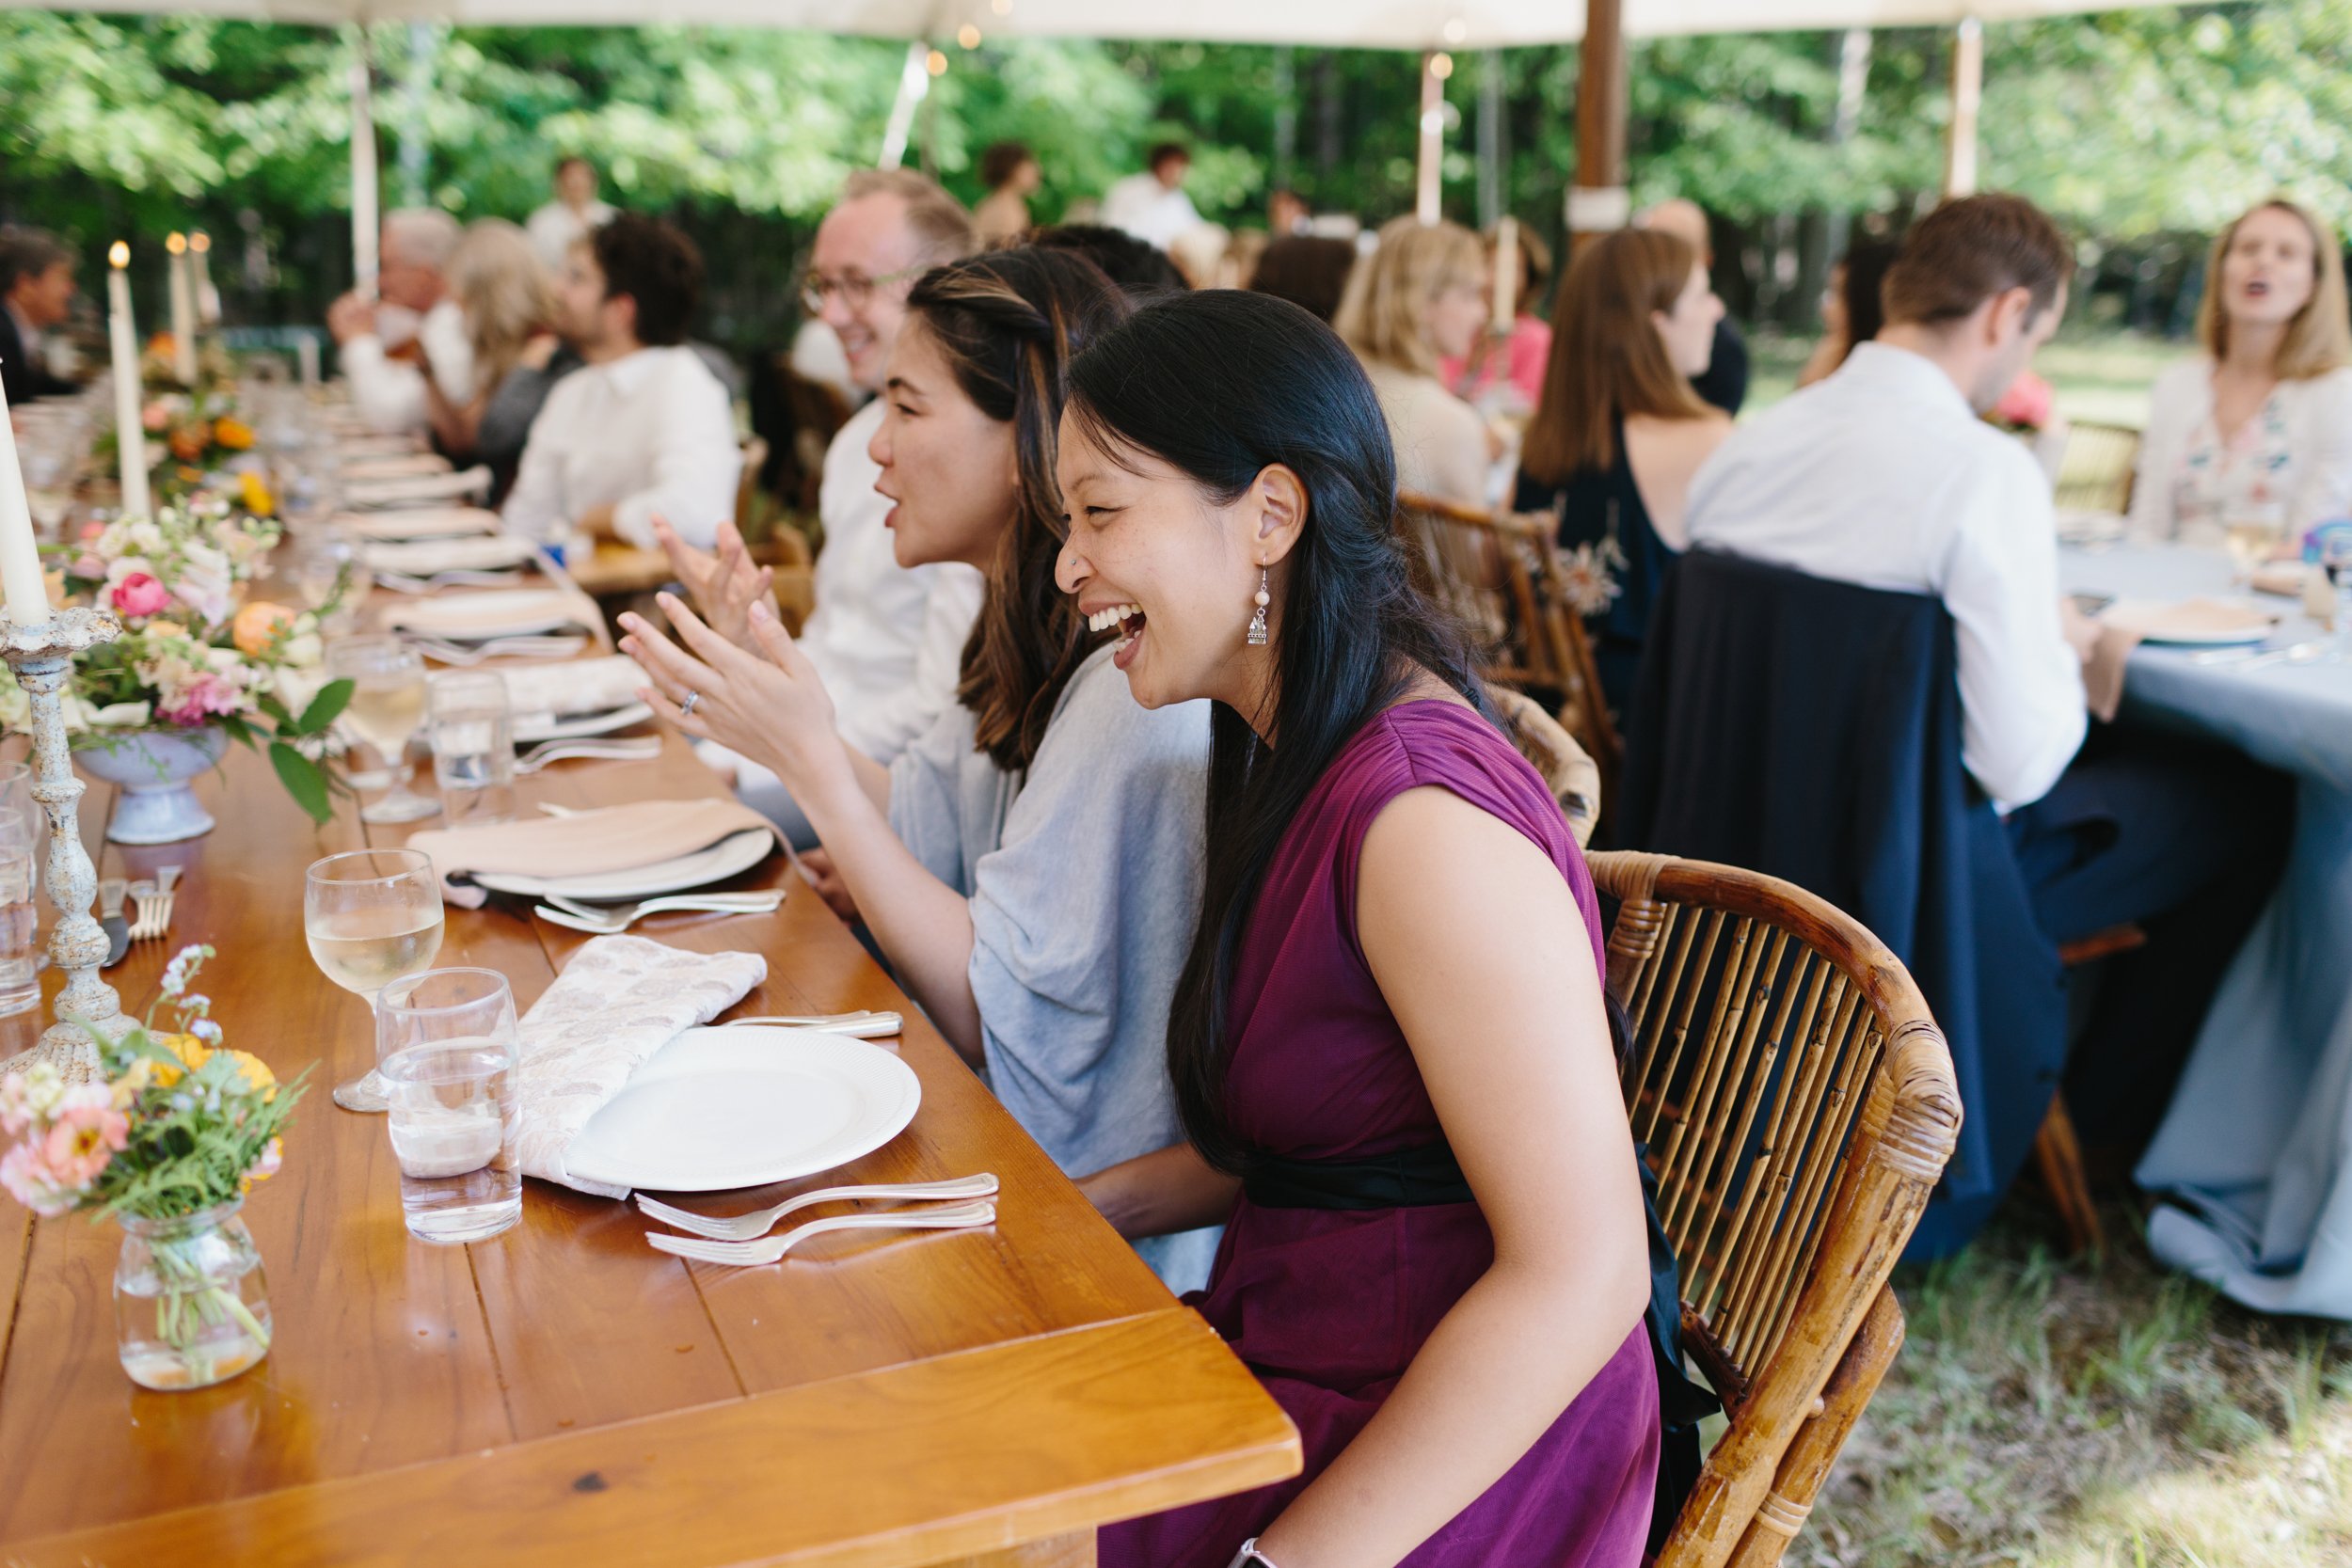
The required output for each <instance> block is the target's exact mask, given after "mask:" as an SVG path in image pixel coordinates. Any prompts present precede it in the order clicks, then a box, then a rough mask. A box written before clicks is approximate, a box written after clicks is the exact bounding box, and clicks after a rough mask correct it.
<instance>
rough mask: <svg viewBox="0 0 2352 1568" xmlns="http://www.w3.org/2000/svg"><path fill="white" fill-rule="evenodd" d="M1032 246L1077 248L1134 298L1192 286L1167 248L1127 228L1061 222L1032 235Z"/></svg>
mask: <svg viewBox="0 0 2352 1568" xmlns="http://www.w3.org/2000/svg"><path fill="white" fill-rule="evenodd" d="M1029 243H1030V244H1031V245H1042V246H1044V247H1045V248H1046V249H1048V250H1074V251H1076V252H1077V253H1078V254H1079V255H1081V256H1083V257H1085V258H1086V259H1087V260H1088V261H1091V262H1093V263H1094V264H1095V265H1096V266H1098V267H1101V268H1102V269H1103V274H1104V277H1108V278H1109V279H1110V280H1111V281H1112V282H1114V283H1116V284H1118V285H1119V286H1120V289H1122V290H1123V291H1125V293H1127V295H1128V297H1129V298H1131V299H1143V298H1147V297H1149V296H1150V295H1152V294H1155V293H1163V292H1176V293H1181V292H1182V291H1184V290H1185V289H1189V288H1191V287H1192V285H1191V284H1189V283H1187V282H1185V281H1184V274H1183V273H1182V272H1179V271H1178V270H1177V268H1176V263H1175V261H1173V260H1171V259H1170V258H1169V256H1168V252H1167V251H1165V250H1162V249H1160V248H1159V247H1158V246H1157V245H1150V244H1147V243H1146V242H1144V241H1142V240H1138V239H1136V237H1135V236H1134V235H1133V234H1130V233H1128V232H1127V231H1126V230H1124V229H1108V228H1105V227H1104V226H1103V225H1102V224H1099V223H1057V224H1056V225H1054V227H1052V228H1051V229H1041V230H1038V231H1037V232H1036V233H1034V234H1032V235H1030V236H1029Z"/></svg>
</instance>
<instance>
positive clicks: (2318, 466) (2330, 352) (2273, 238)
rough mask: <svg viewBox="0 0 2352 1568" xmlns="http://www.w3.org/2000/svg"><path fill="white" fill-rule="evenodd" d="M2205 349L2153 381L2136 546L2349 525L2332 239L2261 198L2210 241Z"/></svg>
mask: <svg viewBox="0 0 2352 1568" xmlns="http://www.w3.org/2000/svg"><path fill="white" fill-rule="evenodd" d="M2205 276H2206V277H2207V278H2208V280H2209V282H2208V286H2207V288H2206V290H2205V297H2204V300H2203V302H2202V303H2201V305H2199V307H2198V309H2197V336H2198V340H2199V341H2200V342H2201V344H2202V345H2203V347H2204V352H2203V353H2202V354H2200V355H2198V356H2196V357H2195V358H2192V359H2188V360H2185V361H2183V362H2182V363H2180V364H2178V365H2175V366H2173V367H2172V368H2171V369H2169V370H2168V371H2166V372H2164V373H2163V374H2162V375H2161V376H2158V377H2157V378H2156V385H2155V389H2154V391H2153V393H2152V394H2151V399H2150V406H2149V410H2148V429H2147V434H2146V436H2144V437H2143V438H2142V440H2141V444H2140V449H2139V480H2138V483H2137V486H2136V487H2135V488H2134V489H2133V492H2132V530H2133V531H2134V532H2135V533H2136V534H2138V535H2139V536H2141V537H2144V538H2155V539H2176V538H2177V539H2183V540H2186V541H2189V542H2190V543H2193V544H2202V545H2217V544H2221V543H2224V542H2225V541H2227V540H2228V539H2229V536H2230V534H2231V532H2232V531H2233V530H2237V531H2243V532H2247V533H2249V534H2251V535H2254V536H2255V541H2256V542H2255V544H2254V545H2253V546H2250V547H2255V548H2258V547H2262V546H2261V545H2260V538H2261V536H2265V535H2266V536H2267V537H2268V539H2269V540H2270V541H2271V542H2273V543H2277V542H2283V543H2286V544H2290V545H2292V544H2295V543H2296V542H2298V541H2299V540H2300V539H2301V537H2302V535H2303V532H2304V531H2305V530H2307V529H2309V528H2310V527H2311V526H2312V524H2314V523H2321V522H2327V521H2329V520H2331V519H2334V518H2339V517H2344V516H2347V515H2352V325H2347V324H2346V320H2345V309H2344V261H2343V259H2342V257H2341V256H2340V255H2339V254H2338V251H2337V246H2336V237H2335V236H2334V235H2333V234H2331V233H2329V232H2328V230H2327V229H2326V228H2325V227H2324V226H2323V225H2322V224H2321V223H2320V222H2319V220H2318V219H2316V218H2314V217H2312V214H2310V213H2308V212H2306V211H2305V210H2304V209H2303V208H2301V207H2298V206H2296V204H2295V203H2293V202H2291V201H2283V200H2273V201H2265V202H2264V203H2263V204H2262V205H2261V206H2259V207H2256V208H2254V209H2252V210H2251V211H2250V212H2248V213H2245V214H2241V215H2240V216H2239V217H2238V219H2237V220H2236V221H2235V222H2233V223H2232V224H2231V225H2230V227H2229V228H2227V229H2225V230H2222V231H2221V236H2220V238H2218V239H2217V240H2216V241H2215V242H2214V247H2213V260H2212V261H2211V263H2210V264H2209V265H2208V266H2207V268H2206V272H2205Z"/></svg>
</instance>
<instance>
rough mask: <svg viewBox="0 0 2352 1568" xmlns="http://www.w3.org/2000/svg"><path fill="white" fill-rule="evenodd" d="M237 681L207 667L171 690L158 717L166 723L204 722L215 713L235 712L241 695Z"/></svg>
mask: <svg viewBox="0 0 2352 1568" xmlns="http://www.w3.org/2000/svg"><path fill="white" fill-rule="evenodd" d="M242 695H243V694H242V693H241V692H239V691H238V689H237V684H236V682H234V681H232V680H230V679H229V678H228V677H227V676H225V675H219V674H215V673H212V672H211V671H206V672H205V673H203V674H200V675H199V676H197V677H196V678H195V679H194V680H192V681H190V682H188V684H187V685H185V686H183V687H182V688H181V689H179V690H178V691H177V692H175V693H173V694H172V698H171V702H170V704H169V705H158V706H157V707H156V709H155V717H156V718H158V719H161V720H162V721H164V722H165V723H167V724H178V725H181V726H182V727H183V728H184V727H187V726H190V725H195V724H201V723H202V722H204V721H205V720H207V719H209V718H211V717H212V716H213V715H214V714H215V713H234V712H236V711H237V707H238V701H239V698H240V697H241V696H242Z"/></svg>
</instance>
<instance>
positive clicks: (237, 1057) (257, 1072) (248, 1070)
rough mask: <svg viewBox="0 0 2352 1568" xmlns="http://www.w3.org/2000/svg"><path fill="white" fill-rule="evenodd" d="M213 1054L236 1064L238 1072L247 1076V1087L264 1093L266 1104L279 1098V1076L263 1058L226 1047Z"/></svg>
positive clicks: (263, 1099) (263, 1097) (263, 1098)
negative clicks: (224, 1057)
mask: <svg viewBox="0 0 2352 1568" xmlns="http://www.w3.org/2000/svg"><path fill="white" fill-rule="evenodd" d="M212 1054H213V1055H215V1056H226V1057H228V1058H229V1059H230V1061H232V1062H234V1063H236V1064H237V1070H238V1071H239V1072H241V1073H243V1074H244V1075H245V1081H246V1085H247V1086H248V1087H250V1088H256V1089H259V1090H261V1091H262V1101H263V1102H264V1103H266V1102H268V1101H273V1100H276V1099H277V1098H278V1075H277V1074H276V1073H274V1072H272V1071H270V1069H269V1064H268V1063H266V1062H264V1061H262V1058H261V1057H259V1056H256V1055H255V1054H253V1053H252V1052H250V1051H230V1050H229V1049H228V1048H227V1047H225V1046H224V1047H223V1048H222V1049H220V1050H218V1051H215V1052H214V1053H212Z"/></svg>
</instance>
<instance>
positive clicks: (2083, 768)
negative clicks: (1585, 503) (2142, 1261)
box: [1688, 195, 2291, 1150]
mask: <svg viewBox="0 0 2352 1568" xmlns="http://www.w3.org/2000/svg"><path fill="white" fill-rule="evenodd" d="M2073 270H2074V261H2073V253H2072V251H2071V249H2070V248H2069V246H2068V245H2067V243H2066V241H2065V238H2064V237H2063V236H2062V235H2061V234H2060V233H2059V232H2058V227H2057V226H2056V225H2055V224H2053V223H2052V222H2051V221H2050V220H2049V218H2048V217H2046V216H2044V215H2043V214H2042V213H2041V211H2039V210H2038V209H2037V208H2035V207H2034V206H2033V204H2032V203H2030V202H2028V201H2026V200H2025V199H2023V198H2019V197H2014V196H2006V195H1986V196H1976V197H1969V198H1964V199H1962V200H1957V201H1951V202H1947V203H1946V204H1945V205H1944V206H1942V207H1940V208H1938V209H1937V210H1936V211H1935V212H1934V213H1932V214H1930V215H1929V216H1928V217H1926V218H1923V219H1922V220H1920V222H1919V223H1918V224H1916V225H1915V226H1914V228H1913V229H1912V230H1911V232H1910V233H1909V234H1908V235H1907V236H1906V237H1905V238H1904V241H1903V245H1902V250H1901V253H1900V254H1899V256H1898V258H1897V260H1896V261H1895V263H1894V265H1893V266H1892V267H1891V268H1890V269H1889V270H1888V272H1887V275H1886V284H1885V292H1884V297H1885V304H1886V325H1885V326H1884V327H1883V328H1882V329H1881V331H1880V332H1879V334H1878V337H1877V338H1876V339H1875V340H1874V341H1870V342H1865V343H1857V344H1855V345H1854V350H1853V353H1852V354H1851V356H1849V357H1848V358H1847V360H1846V362H1845V364H1844V365H1843V366H1841V367H1840V368H1839V369H1838V370H1837V372H1836V373H1835V374H1833V375H1831V376H1830V377H1829V378H1828V379H1827V380H1824V381H1822V382H1820V383H1819V384H1817V385H1815V386H1813V387H1809V388H1805V389H1804V390H1803V391H1801V392H1798V393H1795V394H1794V395H1792V396H1790V397H1789V398H1788V399H1787V400H1786V401H1784V402H1782V403H1780V404H1775V405H1774V406H1773V407H1772V408H1770V409H1767V410H1766V411H1764V412H1763V413H1761V414H1759V415H1756V417H1755V418H1753V419H1751V420H1748V421H1747V422H1746V423H1744V424H1742V425H1740V427H1739V428H1738V429H1737V430H1735V431H1734V432H1733V433H1732V434H1731V436H1730V437H1729V438H1728V439H1727V440H1725V441H1724V444H1723V445H1722V446H1721V447H1720V448H1718V449H1717V451H1716V452H1715V455H1714V456H1713V457H1712V458H1711V459H1709V460H1708V463H1707V466H1706V467H1704V468H1702V469H1701V470H1700V471H1699V474H1698V477H1697V479H1696V480H1694V481H1693V482H1692V487H1691V499H1690V506H1689V511H1688V518H1689V528H1690V537H1691V546H1692V548H1693V549H1719V550H1724V551H1726V552H1728V553H1730V554H1733V555H1739V556H1745V557H1748V558H1751V559H1754V560H1759V561H1765V562H1772V563H1775V564H1778V565H1782V566H1788V567H1792V568H1794V569H1796V570H1798V571H1801V572H1804V573H1807V574H1809V575H1811V576H1813V577H1817V578H1827V579H1830V580H1833V581H1840V582H1851V583H1857V584H1859V585H1861V586H1863V587H1866V588H1875V589H1883V590H1888V591H1892V592H1895V593H1905V594H1932V595H1934V596H1936V597H1938V598H1940V599H1942V600H1943V602H1944V606H1945V608H1946V610H1948V611H1949V612H1950V614H1951V617H1952V621H1953V624H1954V636H1955V639H1956V641H1957V653H1958V667H1959V682H1960V702H1961V721H1962V722H1961V729H1962V734H1961V754H1962V760H1963V764H1964V766H1965V767H1966V768H1967V769H1968V772H1969V774H1970V775H1971V776H1972V777H1973V779H1974V780H1975V782H1976V784H1978V786H1979V788H1981V789H1982V790H1983V792H1984V794H1985V795H1986V796H1988V797H1990V798H1991V799H1992V800H1993V801H1994V803H1995V804H1996V805H1997V806H1998V807H1999V808H2000V810H2001V811H2002V813H2003V815H2004V816H2005V817H2006V820H2007V826H2008V832H2009V840H2010V848H2011V850H2012V851H2013V852H2014V854H2015V855H2016V857H2017V861H2018V864H2019V869H2020V870H2021V871H2022V873H2023V874H2024V878H2025V880H2026V887H2027V889H2028V893H2029V895H2030V896H2031V898H2032V901H2033V906H2034V910H2035V913H2036V915H2037V917H2038V918H2039V920H2040V923H2041V926H2042V931H2043V934H2044V935H2045V936H2046V937H2047V938H2048V939H2049V940H2050V942H2053V943H2060V942H2073V941H2075V940H2078V939H2080V938H2083V937H2087V936H2090V935H2092V934H2095V933H2097V932H2100V931H2104V930H2106V929H2108V928H2110V927H2117V926H2121V925H2123V924H2125V923H2127V922H2137V923H2139V924H2142V925H2144V926H2145V927H2147V935H2148V942H2147V945H2146V946H2144V947H2142V948H2140V949H2138V950H2137V951H2136V952H2133V953H2131V954H2128V955H2126V956H2125V957H2124V958H2122V959H2120V960H2118V961H2117V964H2116V966H2115V967H2114V969H2113V970H2112V971H2111V972H2110V973H2109V974H2108V975H2107V976H2106V983H2105V984H2104V985H2103V986H2102V987H2101V989H2100V992H2099V997H2098V1002H2097V1006H2096V1007H2095V1009H2094V1010H2093V1012H2092V1014H2091V1016H2090V1020H2089V1022H2088V1023H2087V1025H2086V1027H2085V1032H2084V1034H2083V1036H2082V1037H2081V1038H2080V1039H2079V1040H2078V1041H2077V1043H2076V1045H2075V1047H2074V1057H2073V1062H2072V1065H2071V1066H2070V1068H2069V1069H2068V1080H2067V1084H2068V1090H2067V1099H2068V1103H2069V1108H2070V1110H2071V1111H2072V1113H2073V1115H2074V1120H2075V1123H2076V1125H2077V1127H2078V1129H2079V1130H2080V1131H2081V1132H2082V1133H2083V1135H2084V1139H2085V1141H2086V1143H2090V1144H2097V1145H2104V1146H2107V1147H2108V1148H2111V1149H2116V1150H2122V1149H2125V1148H2132V1147H2136V1146H2137V1143H2139V1142H2141V1141H2144V1140H2145V1139H2146V1137H2147V1136H2148V1134H2149V1133H2150V1132H2152V1131H2153V1128H2154V1124H2155V1120H2156V1118H2157V1117H2159V1116H2160V1115H2161V1114H2162V1111H2163V1109H2164V1102H2165V1098H2166V1096H2167V1095H2168V1094H2169V1090H2170V1085H2172V1083H2173V1081H2174V1080H2175V1079H2176V1078H2177V1076H2178V1074H2179V1071H2180V1068H2181V1064H2182V1062H2183V1061H2184V1060H2185V1057H2186V1055H2187V1052H2188V1048H2189V1046H2190V1044H2191V1043H2192V1042H2193V1041H2194V1040H2195V1038H2196V1035H2197V1029H2198V1025H2199V1024H2200V1022H2201V1021H2202V1019H2203V1017H2204V1012H2205V1008H2206V1006H2207V1004H2208V1003H2210V1002H2211V1000H2212V997H2213V991H2214V989H2215V988H2216V987H2217V985H2218V984H2219V983H2220V978H2221V974H2222V972H2223V970H2224V969H2225V968H2226V967H2227V965H2228V963H2229V960H2230V958H2231V956H2232V954H2233V953H2234V952H2235V951H2236V949H2237V946H2238V944H2239V942H2241V941H2243V940H2244V938H2245V935H2246V932H2247V930H2248V929H2249V928H2250V927H2251V924H2252V921H2253V918H2254V916H2255V914H2256V913H2257V912H2258V911H2260V908H2261V905H2262V902H2263V897H2264V895H2265V893H2266V891H2267V886H2268V883H2269V881H2270V880H2272V879H2275V878H2276V875H2277V871H2278V867H2279V863H2280V855H2281V854H2282V852H2283V847H2284V843H2285V839H2284V836H2283V834H2284V830H2285V818H2286V817H2287V816H2288V815H2289V813H2290V810H2291V806H2290V800H2291V798H2290V797H2289V796H2288V795H2287V794H2286V792H2285V790H2284V788H2283V783H2282V781H2281V780H2280V779H2279V777H2278V776H2277V775H2275V774H2273V773H2270V772H2269V771H2268V770H2267V769H2265V768H2258V767H2256V766H2255V765H2253V764H2252V763H2250V762H2249V761H2247V760H2246V759H2245V758H2244V757H2242V756H2240V755H2238V754H2237V753H2235V752H2222V751H2219V750H2217V749H2214V748H2210V747H2204V746H2199V745H2194V744H2191V743H2189V742H2187V741H2185V740H2179V739H2175V738H2173V737H2170V736H2154V735H2148V734H2142V733H2137V732H2133V731H2129V730H2125V729H2122V728H2112V727H2108V726H2105V725H2102V726H2100V727H2099V729H2098V730H2097V731H2096V733H2092V734H2090V743H2089V744H2088V745H2086V744H2085V736H2086V732H2087V731H2088V730H2089V728H2090V725H2089V716H2088V714H2087V713H2086V711H2085V707H2084V700H2085V699H2084V689H2083V659H2084V657H2086V656H2087V655H2088V653H2089V651H2090V647H2091V644H2092V643H2093V641H2095V638H2096V632H2095V629H2094V628H2093V627H2092V626H2090V623H2088V622H2086V621H2085V620H2084V619H2083V617H2082V616H2081V615H2080V614H2079V613H2078V612H2077V611H2076V610H2074V607H2073V605H2072V604H2071V603H2068V602H2067V601H2065V600H2064V599H2062V598H2061V597H2060V596H2059V594H2058V535H2057V524H2056V519H2055V515H2054V513H2053V509H2052V505H2051V499H2050V485H2049V481H2048V479H2047V478H2046V477H2045V476H2044V475H2043V474H2042V470H2041V468H2040V467H2038V466H2037V465H2036V464H2035V462H2034V459H2033V456H2032V454H2031V453H2029V452H2028V451H2026V449H2025V448H2024V447H2023V446H2022V445H2020V444H2019V443H2018V442H2017V441H2015V440H2013V439H2011V438H2010V436H2005V435H2003V434H2002V433H2001V432H2000V431H1998V430H1996V429H1994V427H1993V426H1992V425H1990V424H1987V423H1986V422H1985V421H1984V420H1983V418H1982V416H1983V415H1984V414H1985V413H1986V412H1988V411H1990V410H1991V408H1992V407H1993V406H1994V404H1995V403H1997V402H1998V401H1999V399H2000V397H2001V394H2002V393H2003V392H2004V391H2006V390H2007V389H2008V388H2010V386H2011V385H2012V384H2013V383H2014V382H2015V381H2016V380H2017V377H2018V375H2019V373H2020V372H2023V371H2024V370H2025V369H2026V367H2027V365H2028V364H2029V363H2030V362H2031V360H2032V358H2033V355H2034V352H2035V350H2036V349H2038V348H2040V347H2041V345H2042V343H2043V342H2045V341H2048V339H2049V337H2050V334H2051V333H2052V332H2053V331H2055V330H2056V329H2057V325H2058V318H2059V316H2060V314H2061V313H2062V312H2063V310H2064V309H2065V295H2066V286H2067V279H2068V277H2069V276H2070V274H2071V273H2072V272H2073ZM1789 700H1790V701H1791V702H1801V701H1803V693H1801V692H1791V693H1789ZM2249 881H2250V882H2251V883H2252V884H2253V886H2252V887H2251V890H2250V893H2249V888H2248V886H2247V885H2246V884H2248V883H2249Z"/></svg>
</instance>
